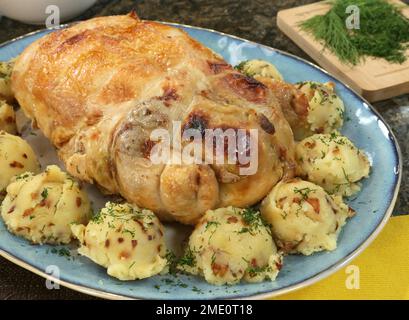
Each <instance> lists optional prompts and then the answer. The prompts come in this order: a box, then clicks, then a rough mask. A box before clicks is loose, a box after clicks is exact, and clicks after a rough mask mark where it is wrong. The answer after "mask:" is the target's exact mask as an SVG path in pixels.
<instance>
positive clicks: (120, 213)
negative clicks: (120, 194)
mask: <svg viewBox="0 0 409 320" xmlns="http://www.w3.org/2000/svg"><path fill="white" fill-rule="evenodd" d="M72 231H73V233H74V234H75V236H76V237H77V238H78V240H79V241H80V243H81V247H80V248H79V249H78V252H79V253H80V254H81V255H83V256H86V257H88V258H90V259H91V260H92V261H94V262H95V263H97V264H99V265H101V266H103V267H105V268H107V272H108V274H109V275H110V276H112V277H115V278H118V279H119V280H135V279H143V278H148V277H150V276H153V275H156V274H158V273H161V272H164V271H166V269H167V259H166V246H165V242H164V238H163V226H162V224H161V223H160V222H159V220H158V218H157V217H156V216H155V215H154V214H153V213H152V211H149V210H146V209H139V208H138V207H137V206H135V205H130V204H116V203H112V202H108V203H107V204H106V205H105V208H103V209H102V210H101V211H100V212H99V213H98V214H97V215H96V216H94V218H93V219H92V220H91V221H90V222H89V224H88V225H87V226H85V225H72Z"/></svg>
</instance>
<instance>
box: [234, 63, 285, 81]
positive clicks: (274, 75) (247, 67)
mask: <svg viewBox="0 0 409 320" xmlns="http://www.w3.org/2000/svg"><path fill="white" fill-rule="evenodd" d="M236 69H237V70H239V71H240V72H242V73H244V74H245V75H247V76H249V77H256V76H260V77H265V78H271V79H274V80H283V76H282V75H281V73H280V72H279V71H278V70H277V68H276V67H275V66H274V65H273V64H271V63H270V62H267V61H265V60H258V59H254V60H247V61H243V62H241V63H240V64H239V65H237V66H236Z"/></svg>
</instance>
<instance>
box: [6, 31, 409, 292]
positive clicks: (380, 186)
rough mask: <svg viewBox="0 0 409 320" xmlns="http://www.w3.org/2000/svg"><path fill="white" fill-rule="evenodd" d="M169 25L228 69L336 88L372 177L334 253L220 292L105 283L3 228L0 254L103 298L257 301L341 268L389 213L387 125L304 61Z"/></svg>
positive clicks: (74, 260)
mask: <svg viewBox="0 0 409 320" xmlns="http://www.w3.org/2000/svg"><path fill="white" fill-rule="evenodd" d="M175 26H176V27H179V28H182V29H184V30H185V31H186V32H188V33H189V34H190V35H191V36H192V37H193V38H195V39H197V40H198V41H200V42H201V43H203V44H204V45H205V46H208V47H210V48H211V49H213V50H214V51H216V52H218V53H219V54H221V55H222V56H223V57H224V58H225V59H226V60H227V61H228V62H229V63H231V64H232V65H235V64H237V63H239V62H240V61H243V60H247V59H254V58H259V59H264V60H267V61H270V62H272V63H273V64H274V65H275V66H276V67H277V68H278V69H279V71H280V72H281V73H282V74H283V76H284V78H285V80H286V81H288V82H298V81H303V80H314V81H320V82H326V81H333V82H335V83H336V90H337V93H338V95H339V96H340V97H341V98H342V100H343V101H344V103H345V106H346V119H348V121H346V123H345V125H344V127H343V130H342V132H343V134H344V135H346V136H348V137H349V138H350V139H351V140H352V141H353V142H354V143H355V144H356V145H357V146H358V147H359V148H361V149H363V150H365V152H366V153H367V155H368V157H369V158H370V160H371V162H372V172H371V175H370V177H369V178H368V179H365V180H364V181H363V186H362V192H360V193H359V194H358V196H356V197H355V198H353V199H349V200H348V202H349V204H350V206H351V207H353V208H354V209H355V210H356V211H357V215H356V216H355V217H353V218H352V219H350V221H349V222H348V223H347V225H346V226H345V227H344V228H343V230H342V233H341V234H340V236H339V240H338V248H337V249H336V250H335V251H332V252H322V253H318V254H314V255H312V256H309V257H305V256H297V255H293V256H287V257H285V260H284V267H283V269H282V270H281V272H280V273H279V275H278V277H277V279H276V281H274V282H269V281H266V282H262V283H259V284H239V285H235V286H221V287H217V286H212V285H209V284H207V283H206V282H205V281H204V280H202V279H201V278H197V277H193V276H185V275H179V276H177V278H174V277H173V276H169V275H168V276H155V277H152V278H150V279H146V280H140V281H131V282H121V281H119V280H116V279H114V278H111V277H109V276H108V275H107V274H106V271H105V269H103V268H101V267H99V266H98V265H96V264H94V263H92V262H91V261H90V260H88V259H87V258H84V257H80V256H78V255H77V254H76V253H75V247H74V245H72V246H71V247H69V249H70V252H71V253H70V255H69V256H67V255H65V254H62V253H64V252H65V251H61V250H60V248H61V247H57V248H56V249H55V248H54V247H51V246H48V245H44V246H33V245H31V244H29V243H28V242H27V241H25V240H23V239H21V238H18V237H16V236H13V235H12V234H10V233H9V232H7V230H6V228H5V226H4V224H3V223H2V222H0V254H1V255H2V256H4V257H5V258H7V259H9V260H11V261H13V262H15V263H16V264H18V265H20V266H22V267H24V268H27V269H29V270H30V271H32V272H35V273H37V274H39V275H41V276H46V275H47V272H48V271H49V270H50V269H48V268H49V266H51V265H54V266H57V267H58V268H59V269H58V270H59V281H60V283H61V284H62V285H64V286H67V287H69V288H72V289H74V290H78V291H81V292H85V293H87V294H91V295H95V296H99V297H104V298H140V299H229V298H263V297H268V296H273V295H278V294H282V293H286V292H289V291H292V290H295V289H298V288H301V287H305V286H307V285H310V284H312V283H314V282H316V281H318V280H321V279H323V278H325V277H326V276H328V275H330V274H332V273H334V272H335V271H336V270H338V269H340V268H341V267H343V266H345V265H346V264H347V263H348V262H349V261H350V260H351V259H352V258H354V257H355V256H356V255H357V254H359V253H360V252H362V250H364V249H365V248H366V247H367V246H368V244H369V243H370V242H371V241H372V240H373V239H374V238H375V237H376V236H377V234H378V233H379V232H380V230H381V229H382V228H383V226H384V225H385V223H386V222H387V220H388V218H389V216H390V215H391V212H392V209H393V206H394V203H395V200H396V197H397V193H398V189H399V184H400V178H401V170H402V167H401V166H402V162H401V159H400V152H399V146H398V144H397V142H396V139H395V137H394V136H393V133H392V132H391V130H390V128H389V127H388V125H387V124H386V123H385V122H384V120H383V119H382V118H381V116H380V115H379V114H378V113H377V112H376V111H375V110H374V109H373V108H372V107H371V106H370V105H369V103H368V102H366V101H365V100H364V99H363V98H361V97H360V96H359V95H357V94H356V93H354V92H353V91H352V90H351V89H349V88H348V87H347V86H346V85H344V84H343V83H342V82H340V81H338V80H337V79H335V78H334V77H332V76H331V75H329V74H328V73H327V72H325V71H323V70H322V69H320V68H319V67H317V66H315V65H313V64H311V63H309V62H307V61H305V60H302V59H300V58H298V57H295V56H292V55H290V54H288V53H285V52H282V51H279V50H276V49H273V48H269V47H266V46H263V45H259V44H256V43H253V42H249V41H247V40H243V39H239V38H237V37H234V36H230V35H226V34H222V33H219V32H216V31H212V30H206V29H200V28H196V27H190V26H183V25H175ZM51 31H52V30H45V31H39V32H36V33H32V34H28V35H26V36H23V37H20V38H17V39H15V40H12V41H9V42H7V43H5V44H3V45H2V46H1V47H0V60H8V59H10V58H12V57H15V56H16V55H18V54H19V53H20V52H21V51H22V50H23V49H24V48H25V47H26V46H27V45H29V44H30V43H31V42H33V41H34V40H36V39H38V38H40V37H42V36H44V35H45V34H47V33H48V32H51ZM24 135H25V137H26V138H27V139H28V140H29V142H30V143H31V145H33V147H34V149H35V151H36V152H37V154H38V155H39V156H40V162H41V163H42V165H46V164H49V163H53V162H57V158H56V155H55V151H54V149H53V148H52V146H51V145H50V144H49V143H48V142H47V141H46V139H45V138H43V137H42V135H41V134H40V133H38V132H37V135H32V134H28V133H27V130H26V131H25V133H24ZM89 192H90V194H91V198H92V200H93V201H94V202H95V205H96V206H99V205H101V204H103V202H104V201H106V199H104V198H103V197H102V196H101V195H100V194H99V193H98V192H97V191H96V190H93V189H92V188H90V190H89ZM177 228H178V227H176V226H175V225H171V226H168V228H167V234H166V236H167V238H168V239H169V240H170V242H173V243H174V242H177V241H175V239H176V238H177V237H178V236H181V235H183V232H181V231H180V230H178V229H177ZM182 231H186V230H182ZM53 248H54V249H53ZM54 275H55V274H54Z"/></svg>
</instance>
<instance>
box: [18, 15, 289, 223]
mask: <svg viewBox="0 0 409 320" xmlns="http://www.w3.org/2000/svg"><path fill="white" fill-rule="evenodd" d="M12 89H13V92H14V94H15V97H16V99H17V101H18V102H19V104H20V105H21V107H22V109H23V110H24V112H25V113H26V114H27V115H28V116H29V117H30V118H31V119H32V120H33V121H34V122H35V123H36V124H37V125H38V127H39V128H40V129H41V130H42V132H43V133H44V134H45V135H46V136H47V137H48V138H49V139H50V140H51V141H52V143H53V144H54V145H55V146H56V147H57V149H58V152H59V155H60V157H61V159H62V160H63V161H64V163H65V165H66V168H67V170H68V172H69V173H71V174H72V175H74V176H76V177H78V178H79V179H81V180H84V181H88V182H90V183H95V184H97V185H98V186H100V187H101V189H103V190H104V191H105V192H106V193H110V194H120V195H122V196H123V197H124V198H126V199H127V200H128V201H129V202H133V203H135V204H137V205H138V206H140V207H144V208H148V209H150V210H152V211H154V212H155V213H157V214H158V215H159V217H160V218H161V219H162V220H177V221H180V222H183V223H187V224H193V223H195V222H196V221H197V220H198V219H199V218H200V217H201V215H202V214H203V213H204V212H205V211H206V210H208V209H213V208H216V207H221V206H229V205H232V206H237V207H245V206H249V205H252V204H254V203H257V202H258V201H260V200H261V199H262V198H264V197H265V196H266V194H267V193H268V192H269V191H270V190H271V188H272V187H273V186H274V185H275V184H276V183H277V182H278V181H279V180H280V179H281V178H282V177H283V176H292V174H293V169H294V163H295V162H294V141H293V136H292V131H291V128H290V126H289V124H288V122H287V121H286V119H285V118H284V116H283V113H282V111H281V107H280V105H279V102H278V101H277V99H276V98H275V95H274V94H273V93H272V91H271V90H270V89H269V88H268V87H267V86H266V85H264V84H262V83H261V82H259V81H257V80H255V79H253V78H249V77H246V76H244V75H242V74H241V73H239V72H238V71H235V70H234V69H233V68H232V67H231V66H230V65H229V64H227V63H226V62H225V61H224V60H223V59H222V58H221V57H219V56H218V55H216V54H215V53H213V52H212V51H211V50H210V49H208V48H206V47H204V46H203V45H202V44H200V43H199V42H197V41H195V40H193V39H192V38H190V37H189V36H188V35H187V34H186V33H185V32H183V31H182V30H180V29H177V28H174V27H170V26H166V25H164V24H160V23H156V22H151V21H142V20H139V19H138V18H137V17H136V16H135V15H133V14H131V15H124V16H111V17H100V18H95V19H91V20H88V21H85V22H81V23H78V24H76V25H74V26H72V27H70V28H67V29H62V30H59V31H56V32H53V33H51V34H49V35H47V36H45V37H43V38H42V39H39V40H38V41H36V42H34V43H33V44H31V45H30V46H29V47H28V48H26V49H25V51H24V52H23V53H22V54H21V55H20V57H19V58H18V59H17V61H16V63H15V67H14V69H13V74H12ZM173 121H180V122H181V132H182V133H183V132H184V131H185V130H187V129H191V128H193V129H197V130H199V132H202V133H203V132H205V131H206V129H222V130H227V129H232V130H233V131H238V130H239V129H242V130H244V131H245V132H249V135H250V132H251V129H256V130H257V133H258V141H257V150H258V151H257V158H258V166H257V170H256V172H255V173H254V174H251V175H243V174H241V171H240V168H241V167H242V164H240V163H233V164H232V163H228V164H224V163H222V164H220V163H199V164H197V163H193V164H184V163H182V164H174V163H156V162H153V161H152V159H151V151H152V149H153V148H154V147H155V145H156V144H157V143H158V141H153V140H152V139H151V134H152V132H153V131H154V130H155V129H158V128H163V129H165V130H168V131H169V132H172V128H173ZM245 137H247V136H245ZM245 139H246V138H245ZM183 143H187V141H183ZM207 147H208V146H207ZM207 147H206V146H205V147H204V150H206V148H207Z"/></svg>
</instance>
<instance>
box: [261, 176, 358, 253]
mask: <svg viewBox="0 0 409 320" xmlns="http://www.w3.org/2000/svg"><path fill="white" fill-rule="evenodd" d="M260 209H261V213H262V215H263V217H264V218H265V219H266V221H268V222H269V223H270V224H271V230H272V233H273V237H274V239H275V240H276V243H277V245H278V246H279V247H280V248H281V249H282V250H283V251H284V252H287V253H302V254H304V255H310V254H312V253H314V252H316V251H322V250H334V249H335V248H336V247H337V237H338V234H339V232H340V230H341V227H342V226H343V225H344V224H345V222H346V219H347V218H348V217H350V216H352V215H353V213H354V211H353V210H352V209H350V208H348V206H347V205H346V204H344V203H343V202H342V199H341V197H332V196H330V195H328V194H327V193H326V192H325V191H324V189H322V188H321V187H320V186H318V185H315V184H313V183H311V182H308V181H303V180H300V179H293V180H289V181H287V182H279V183H278V184H277V185H276V186H275V187H274V188H273V190H272V191H271V192H270V194H269V195H268V196H267V197H266V198H265V199H264V200H263V202H262V204H261V208H260Z"/></svg>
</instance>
